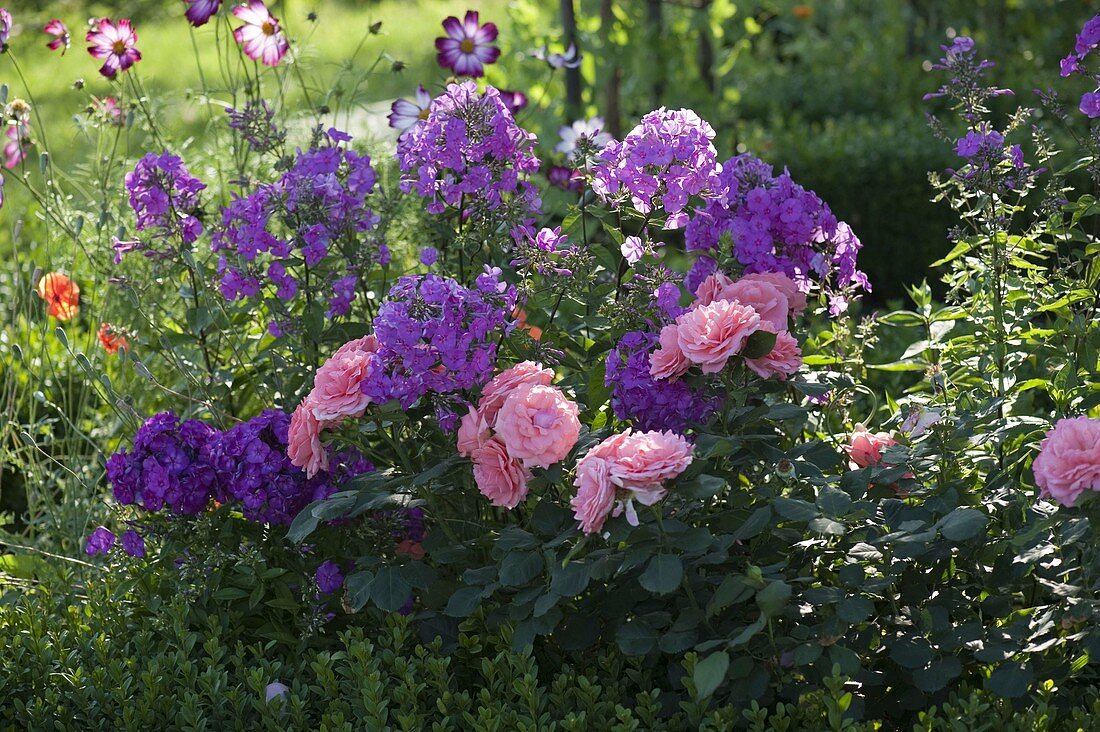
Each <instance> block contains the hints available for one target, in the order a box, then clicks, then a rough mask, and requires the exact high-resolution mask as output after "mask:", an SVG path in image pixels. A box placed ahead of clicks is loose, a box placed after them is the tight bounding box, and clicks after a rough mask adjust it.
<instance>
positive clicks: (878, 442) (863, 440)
mask: <svg viewBox="0 0 1100 732" xmlns="http://www.w3.org/2000/svg"><path fill="white" fill-rule="evenodd" d="M896 444H898V441H897V440H895V439H894V438H893V437H892V436H891V435H890V433H889V432H871V431H870V430H868V429H867V428H866V427H864V426H863V425H861V424H857V425H856V427H855V429H854V430H852V436H851V437H850V438H849V439H848V444H847V445H845V446H844V450H845V451H846V452H847V453H848V457H850V458H851V459H852V464H853V466H854V467H859V468H869V467H871V466H874V465H878V464H879V463H880V462H881V461H882V451H883V450H884V449H886V448H887V447H890V446H891V445H896Z"/></svg>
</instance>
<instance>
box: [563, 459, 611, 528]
mask: <svg viewBox="0 0 1100 732" xmlns="http://www.w3.org/2000/svg"><path fill="white" fill-rule="evenodd" d="M594 451H595V448H593V450H590V451H589V452H588V454H587V455H585V456H584V457H583V458H581V459H580V460H579V461H578V462H577V477H576V479H575V480H574V485H576V486H577V495H575V496H573V500H571V501H570V502H569V505H570V506H572V507H573V517H574V518H575V519H577V521H579V522H580V524H581V531H583V532H584V533H586V534H598V533H599V532H600V530H601V529H603V525H604V522H605V521H607V517H608V516H609V515H610V514H611V509H612V507H613V506H614V505H615V486H614V484H612V482H611V471H610V463H609V462H608V461H607V460H605V459H604V458H602V457H600V456H599V455H593V454H592V453H593V452H594Z"/></svg>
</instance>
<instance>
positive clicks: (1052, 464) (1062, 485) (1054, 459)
mask: <svg viewBox="0 0 1100 732" xmlns="http://www.w3.org/2000/svg"><path fill="white" fill-rule="evenodd" d="M1031 469H1032V470H1033V471H1034V472H1035V483H1036V485H1038V486H1039V495H1040V496H1042V497H1043V498H1053V499H1054V500H1056V501H1058V503H1061V504H1062V505H1063V506H1072V505H1073V504H1075V503H1076V502H1077V497H1078V496H1080V495H1081V494H1082V493H1084V492H1085V491H1086V490H1093V491H1100V419H1089V418H1088V417H1073V418H1069V419H1060V420H1058V422H1057V424H1055V425H1054V429H1052V430H1050V431H1049V432H1047V434H1046V437H1044V438H1043V441H1042V443H1041V444H1040V445H1039V455H1038V456H1036V458H1035V462H1034V463H1032V466H1031Z"/></svg>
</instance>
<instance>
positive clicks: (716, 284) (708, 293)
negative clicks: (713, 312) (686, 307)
mask: <svg viewBox="0 0 1100 732" xmlns="http://www.w3.org/2000/svg"><path fill="white" fill-rule="evenodd" d="M732 284H733V280H731V279H730V278H729V277H727V276H725V275H724V274H722V273H721V272H714V273H713V274H710V275H707V278H706V279H705V280H703V281H702V282H700V283H699V286H698V287H696V288H695V304H696V305H710V304H711V303H712V302H714V301H715V300H719V299H721V298H719V297H718V293H720V292H721V291H722V290H724V289H726V288H727V287H729V286H730V285H732Z"/></svg>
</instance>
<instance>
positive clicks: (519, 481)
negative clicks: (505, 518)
mask: <svg viewBox="0 0 1100 732" xmlns="http://www.w3.org/2000/svg"><path fill="white" fill-rule="evenodd" d="M472 457H473V460H474V482H475V483H477V489H478V490H479V491H481V494H482V495H483V496H485V497H486V498H488V499H489V502H490V503H492V504H493V505H494V506H500V507H502V508H515V507H516V506H518V505H519V504H520V502H521V501H522V500H523V499H524V498H526V497H527V481H528V479H530V477H531V475H530V473H528V472H527V470H526V468H524V467H523V465H522V464H521V463H520V461H519V460H516V459H515V458H513V457H511V456H509V455H508V451H507V449H506V448H505V447H504V443H503V442H501V441H500V440H498V439H496V438H495V437H494V438H492V439H490V440H488V441H486V442H485V444H484V445H482V446H481V447H479V448H478V449H476V450H474V451H473V455H472Z"/></svg>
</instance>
